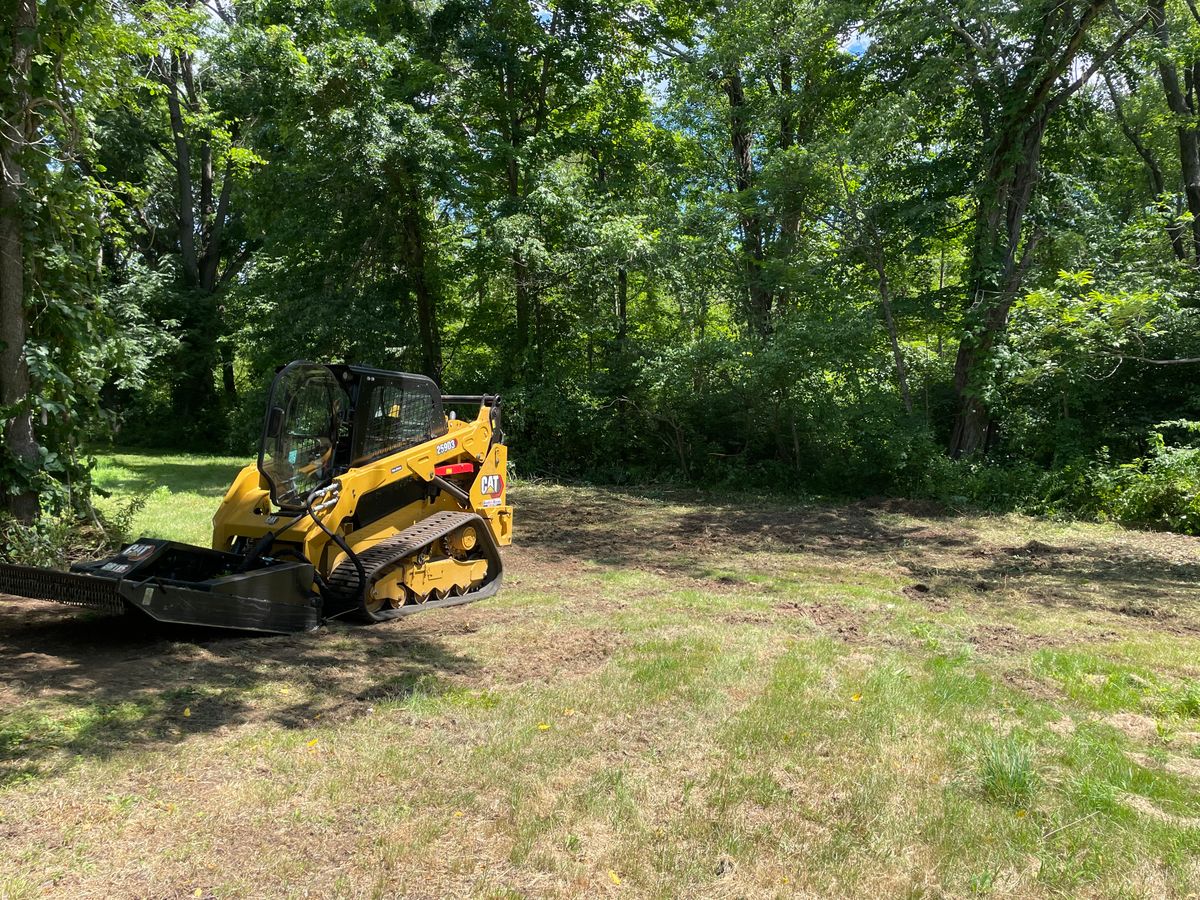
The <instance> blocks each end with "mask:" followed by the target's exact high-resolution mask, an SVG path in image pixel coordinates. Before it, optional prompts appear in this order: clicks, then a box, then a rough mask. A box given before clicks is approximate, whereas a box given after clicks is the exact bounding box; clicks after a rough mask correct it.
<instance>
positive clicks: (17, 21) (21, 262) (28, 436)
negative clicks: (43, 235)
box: [0, 0, 39, 521]
mask: <svg viewBox="0 0 1200 900" xmlns="http://www.w3.org/2000/svg"><path fill="white" fill-rule="evenodd" d="M4 26H5V27H4V30H3V33H4V34H5V36H6V38H7V39H6V41H5V50H6V51H7V52H6V53H4V56H5V57H7V58H6V59H4V60H3V62H4V72H3V77H2V78H0V416H2V417H3V419H4V422H5V426H4V449H5V451H6V452H7V453H8V454H9V456H10V457H11V458H12V460H13V461H14V463H15V464H16V465H17V466H18V467H20V468H22V469H24V470H26V471H25V472H24V473H23V474H24V478H21V480H20V481H17V482H16V483H15V484H14V486H13V487H12V488H10V491H9V493H8V495H7V497H6V498H5V505H6V506H7V508H8V511H9V512H10V513H12V515H14V516H15V517H16V518H18V519H20V520H22V521H30V520H31V519H32V518H33V517H34V516H35V515H36V513H37V493H36V492H35V491H34V490H33V488H32V485H31V482H30V481H29V475H31V474H32V472H33V470H34V469H35V467H36V465H37V462H38V458H39V450H38V443H37V439H36V438H35V437H34V433H33V403H32V396H31V395H32V391H31V388H30V382H29V367H28V364H27V363H26V360H25V340H26V336H27V334H28V330H29V329H28V323H27V319H26V313H25V249H24V233H25V231H26V228H27V225H26V221H25V216H26V210H27V208H28V205H29V204H28V201H27V199H26V196H25V193H26V189H27V180H26V174H25V160H26V158H27V157H28V156H29V151H30V148H31V147H32V146H33V144H34V142H35V140H36V138H37V134H38V124H37V119H38V111H37V108H36V106H35V104H34V95H33V85H32V84H31V77H32V67H33V57H34V54H35V53H36V52H37V50H38V45H39V40H38V4H37V2H36V0H8V2H6V3H5V4H4Z"/></svg>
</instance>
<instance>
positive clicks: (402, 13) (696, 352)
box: [0, 0, 1200, 530]
mask: <svg viewBox="0 0 1200 900" xmlns="http://www.w3.org/2000/svg"><path fill="white" fill-rule="evenodd" d="M1089 9H1092V7H1090V6H1088V5H1087V4H1085V3H1081V2H1078V0H1076V2H1072V3H1068V4H1066V5H1065V6H1060V7H1056V11H1055V12H1054V13H1053V14H1045V11H1044V10H1042V9H1041V8H1035V7H1029V6H1016V7H1012V8H1007V7H1006V8H1004V9H1000V8H991V7H987V8H985V7H982V6H979V5H978V4H976V3H972V2H966V0H955V2H954V3H950V4H945V3H915V4H907V5H900V6H898V5H896V4H888V3H878V2H871V0H823V2H821V3H816V4H802V3H798V2H794V0H771V2H767V3H748V2H735V3H724V4H716V3H699V4H680V3H675V2H664V3H656V4H652V5H647V4H640V3H632V2H624V0H612V2H607V3H603V4H595V3H585V2H581V0H556V2H554V3H551V4H548V5H537V4H529V3H526V2H523V0H436V2H432V3H422V4H409V3H392V2H387V0H379V2H369V3H359V2H350V0H333V2H327V3H319V4H318V3H311V2H308V0H237V2H225V0H211V2H210V3H208V4H207V5H202V4H200V3H198V2H194V0H159V2H154V3H141V4H133V5H126V4H115V5H112V6H91V5H89V6H87V7H86V9H85V11H84V13H81V14H80V16H81V17H80V18H76V19H74V20H70V21H69V22H68V23H67V25H69V27H67V25H64V24H63V22H62V20H59V19H55V18H53V17H50V18H48V19H47V21H48V22H52V23H57V24H54V25H53V26H50V31H48V32H47V37H46V42H47V43H46V46H47V48H48V49H49V50H53V51H54V53H57V54H58V57H56V58H59V59H61V61H63V62H64V64H65V68H64V69H63V71H64V73H65V77H66V80H65V82H64V85H61V86H59V87H56V88H54V90H53V91H50V90H49V89H47V91H48V95H49V96H51V97H60V96H61V97H65V96H68V95H69V97H70V99H71V106H70V110H69V112H70V116H71V121H72V122H73V123H74V125H73V129H74V130H73V132H72V133H73V134H78V135H79V136H80V140H78V141H77V142H76V143H75V144H74V148H75V149H73V150H72V152H71V153H70V154H68V153H66V152H63V153H60V154H58V155H57V157H56V158H57V160H58V161H57V162H56V164H55V165H52V166H44V167H42V168H41V169H39V170H38V177H39V179H41V181H42V182H44V183H40V184H39V190H40V192H41V193H40V194H39V195H38V196H39V197H40V198H41V199H40V200H39V201H38V202H39V204H40V205H39V206H38V207H37V214H36V216H35V219H36V221H37V223H38V228H39V229H40V232H39V233H43V232H44V233H45V234H46V235H48V237H47V238H46V239H45V240H40V241H37V242H34V244H33V245H32V246H33V247H34V249H33V250H31V251H30V260H29V269H30V272H31V273H32V277H33V279H34V281H35V282H36V285H37V291H38V292H37V297H38V300H37V310H38V315H37V316H36V317H35V333H34V335H33V338H32V340H31V341H30V344H29V346H28V348H27V351H26V355H27V357H28V358H29V360H30V363H31V366H32V368H33V370H34V376H35V377H34V381H35V384H36V392H37V399H36V400H35V403H36V404H37V408H38V410H39V411H40V412H41V413H43V414H44V415H43V417H42V424H41V426H40V429H39V433H38V437H39V440H40V442H41V443H42V445H43V446H44V447H45V448H46V453H45V456H44V461H43V465H42V466H41V467H40V469H39V471H37V472H17V471H16V470H15V469H14V467H13V465H11V464H9V463H5V462H0V480H2V481H3V483H4V485H5V487H6V489H10V490H11V489H13V487H14V486H17V485H20V484H23V483H25V482H26V481H28V480H29V479H36V480H37V485H38V487H39V488H40V489H41V491H42V493H43V496H45V497H47V498H48V499H49V500H50V501H51V503H52V505H53V503H56V502H58V501H55V500H54V498H56V497H69V499H70V502H72V503H76V505H81V504H80V498H82V505H84V506H86V484H87V480H88V469H87V463H86V455H85V454H83V453H81V452H80V450H79V449H78V448H79V447H80V446H81V445H92V446H95V445H97V444H100V443H103V442H105V441H107V440H109V439H110V438H115V439H116V440H118V441H120V442H121V443H123V444H140V445H150V446H158V447H162V446H168V445H169V446H174V447H177V448H196V449H214V448H223V449H227V450H229V451H231V452H235V453H238V454H244V453H246V452H247V451H248V450H249V449H250V448H251V447H252V446H253V443H254V441H255V440H256V439H257V435H258V430H259V429H258V422H259V418H260V416H261V404H262V397H263V392H264V390H265V386H266V384H267V382H268V380H269V378H270V376H271V374H272V372H273V371H274V368H275V367H276V366H277V365H279V364H281V363H283V362H286V361H288V360H290V359H292V358H300V357H306V358H316V359H326V360H334V361H341V360H349V361H353V362H363V363H370V364H374V365H379V366H385V367H396V368H401V369H404V370H409V371H424V372H426V373H427V374H430V375H433V376H434V377H436V378H438V379H439V380H440V382H441V383H442V384H443V385H444V387H445V388H446V390H447V391H451V392H465V391H480V390H490V391H500V392H501V393H502V394H504V396H505V398H506V407H505V415H506V420H507V430H508V434H509V437H510V440H511V443H512V445H513V460H514V464H515V465H516V467H517V470H518V471H519V472H521V473H522V474H529V475H537V474H548V475H555V476H559V477H572V478H584V479H590V480H595V481H607V482H619V483H630V482H645V481H662V480H686V481H690V482H694V483H697V484H705V485H732V486H737V487H746V488H765V489H769V490H772V491H781V490H782V491H790V492H794V493H795V494H797V495H802V494H813V493H818V494H851V495H871V494H890V493H898V494H907V495H912V496H922V497H933V498H936V499H939V500H941V501H942V502H944V503H949V504H951V505H960V504H974V505H982V506H985V507H988V508H1022V509H1029V510H1039V511H1045V512H1050V513H1054V514H1072V513H1073V514H1080V515H1086V516H1090V517H1096V518H1109V519H1114V520H1117V521H1122V522H1130V523H1137V524H1139V525H1152V526H1154V527H1171V528H1181V529H1185V530H1191V529H1192V528H1193V527H1194V526H1193V525H1192V524H1190V523H1191V519H1190V518H1189V517H1190V516H1191V513H1190V512H1189V510H1190V509H1191V506H1192V504H1193V503H1194V502H1195V501H1194V498H1195V496H1196V495H1197V480H1196V477H1195V468H1194V459H1193V456H1192V454H1191V450H1190V444H1187V443H1183V444H1178V443H1171V441H1170V440H1168V441H1167V442H1166V443H1163V444H1161V445H1160V444H1158V443H1156V440H1157V439H1156V438H1155V437H1154V434H1156V433H1157V432H1155V430H1154V426H1155V425H1156V423H1159V422H1166V421H1174V420H1179V419H1182V418H1186V419H1189V420H1190V419H1200V390H1198V388H1200V379H1198V376H1197V373H1198V372H1200V369H1198V368H1197V365H1196V364H1193V363H1187V362H1186V361H1187V360H1192V359H1195V358H1197V357H1200V332H1198V330H1197V327H1196V326H1197V322H1196V307H1195V301H1194V297H1195V295H1196V294H1195V291H1196V288H1197V279H1196V268H1195V265H1194V260H1195V258H1196V254H1195V253H1194V252H1193V249H1192V248H1191V246H1190V244H1189V243H1188V241H1189V240H1190V235H1191V234H1192V226H1193V223H1194V221H1195V215H1194V213H1193V211H1192V209H1191V206H1192V203H1193V200H1195V201H1196V202H1200V197H1197V198H1192V197H1190V196H1189V195H1188V193H1187V190H1186V188H1187V185H1188V184H1189V183H1193V182H1194V181H1195V179H1192V181H1189V179H1190V178H1191V175H1190V174H1189V173H1190V172H1191V170H1190V169H1189V168H1188V167H1189V165H1190V162H1189V160H1190V159H1191V157H1189V156H1188V155H1187V154H1186V153H1182V154H1181V150H1180V144H1179V134H1178V133H1177V132H1176V128H1175V123H1176V122H1177V121H1181V120H1180V119H1179V116H1180V115H1181V113H1179V112H1178V111H1176V110H1175V108H1174V106H1173V103H1174V101H1173V99H1172V97H1171V96H1170V91H1169V87H1170V84H1169V82H1170V79H1169V77H1168V76H1169V73H1168V71H1167V68H1168V67H1166V66H1165V64H1164V60H1166V59H1171V60H1177V61H1178V63H1179V65H1185V64H1187V65H1190V62H1189V61H1190V60H1191V58H1192V55H1194V54H1193V51H1192V49H1191V46H1190V44H1189V43H1188V42H1189V41H1190V40H1191V31H1190V30H1189V29H1190V28H1191V26H1190V25H1187V22H1188V15H1189V13H1188V10H1187V9H1186V8H1184V7H1183V6H1179V8H1175V4H1174V3H1172V4H1167V5H1165V7H1164V12H1163V17H1164V18H1163V21H1162V23H1160V24H1161V27H1159V26H1156V22H1157V21H1158V20H1156V19H1153V17H1150V18H1147V17H1143V18H1141V19H1122V18H1121V16H1120V15H1118V14H1117V13H1116V12H1114V11H1113V10H1111V9H1107V8H1105V9H1100V8H1096V9H1095V10H1093V11H1094V12H1096V13H1097V15H1095V16H1090V15H1089V13H1088V10H1089ZM1075 25H1078V26H1080V27H1078V28H1074V26H1075ZM54 28H58V29H60V31H61V29H62V28H67V30H66V31H63V32H62V33H63V34H68V35H69V36H70V37H71V39H70V41H68V42H67V43H66V44H61V43H59V44H54V43H53V40H52V37H51V32H53V33H54V34H58V33H59V32H57V31H53V29H54ZM1164 29H1165V30H1164ZM1074 34H1077V35H1078V36H1079V38H1080V41H1081V42H1075V41H1072V40H1069V38H1070V36H1071V35H1074ZM1039 42H1040V43H1039ZM1164 42H1165V43H1166V51H1164ZM52 44H53V46H52ZM1033 46H1041V47H1042V48H1043V49H1044V50H1046V51H1047V52H1046V53H1041V54H1039V53H1032V52H1028V51H1029V48H1030V47H1033ZM1050 50H1054V51H1055V53H1050V52H1049V51H1050ZM1055 54H1057V55H1055ZM1081 60H1082V61H1083V62H1080V61H1081ZM1097 64H1102V66H1101V69H1099V70H1097V73H1096V74H1095V75H1094V77H1089V78H1087V79H1084V80H1083V81H1082V82H1079V79H1078V75H1079V74H1080V69H1079V67H1080V65H1084V66H1092V65H1097ZM1038 79H1042V80H1041V81H1040V82H1039V80H1038ZM1163 79H1166V81H1164V80H1163ZM1077 82H1078V83H1077ZM1039 85H1040V86H1041V89H1040V90H1035V88H1037V87H1038V86H1039ZM85 89H86V90H85ZM63 90H66V93H65V94H63V93H62V91H63ZM55 91H58V93H55ZM81 98H86V99H81ZM1173 117H1174V118H1173ZM56 121H57V120H53V119H51V118H48V119H47V120H46V122H47V125H46V128H47V134H48V135H49V137H48V140H51V141H52V143H53V144H54V146H55V147H58V146H59V145H60V144H61V146H62V147H64V148H65V147H66V146H67V144H66V142H65V141H64V140H62V136H63V135H65V132H61V133H60V131H59V130H57V129H58V128H59V126H58V125H57V124H55V122H56ZM1006 148H1007V149H1006ZM1198 208H1200V207H1198ZM189 222H190V225H189V224H188V223H189ZM1181 250H1182V251H1183V252H1182V253H1181ZM192 257H195V258H196V259H195V260H193V259H192ZM93 260H99V265H98V266H96V265H92V266H89V265H88V264H87V263H89V261H93ZM206 273H207V274H206ZM965 419H970V422H967V423H966V424H964V421H965ZM967 425H970V426H971V428H974V429H975V431H974V432H973V433H972V434H966V433H965V432H964V428H966V426H967ZM1177 432H1178V429H1176V430H1175V431H1171V432H1170V434H1169V435H1168V437H1170V438H1171V440H1174V437H1173V436H1174V435H1176V434H1177ZM973 446H974V447H977V449H983V448H986V449H987V450H988V453H987V455H986V456H984V455H983V454H982V453H976V454H973V455H971V454H968V455H967V456H966V458H964V459H961V460H951V459H948V458H947V457H946V454H945V448H947V447H952V448H954V449H955V450H957V451H962V450H964V449H968V450H969V449H971V447H973ZM64 502H65V501H64Z"/></svg>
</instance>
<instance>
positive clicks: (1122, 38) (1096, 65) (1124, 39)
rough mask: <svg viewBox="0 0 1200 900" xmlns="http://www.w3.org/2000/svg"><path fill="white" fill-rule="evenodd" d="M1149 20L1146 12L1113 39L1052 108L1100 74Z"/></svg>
mask: <svg viewBox="0 0 1200 900" xmlns="http://www.w3.org/2000/svg"><path fill="white" fill-rule="evenodd" d="M1149 18H1150V13H1148V12H1144V13H1142V14H1141V15H1140V16H1138V17H1137V18H1136V19H1134V20H1133V21H1132V22H1130V23H1129V25H1128V27H1126V29H1125V30H1124V31H1122V32H1121V33H1120V34H1119V35H1117V36H1116V37H1115V38H1114V39H1113V42H1112V43H1111V44H1109V45H1108V47H1107V48H1106V49H1105V50H1104V52H1102V53H1101V54H1100V55H1099V56H1096V57H1094V58H1093V59H1092V64H1091V65H1090V66H1088V69H1087V71H1086V72H1084V73H1083V74H1082V75H1080V76H1079V77H1078V78H1076V79H1075V80H1074V81H1073V82H1071V84H1069V85H1068V86H1067V87H1065V88H1063V90H1062V91H1060V92H1059V94H1058V96H1056V97H1055V98H1054V99H1053V100H1051V101H1050V106H1051V108H1055V107H1058V106H1061V105H1062V103H1063V102H1064V101H1065V100H1066V99H1067V98H1068V97H1070V96H1071V95H1072V94H1074V93H1075V92H1076V91H1077V90H1079V89H1080V88H1081V87H1083V86H1084V85H1085V84H1087V83H1088V81H1090V80H1091V78H1092V76H1093V75H1095V74H1096V73H1097V72H1099V71H1100V68H1101V67H1102V66H1103V65H1104V64H1105V63H1107V62H1108V61H1109V60H1110V59H1112V58H1113V56H1114V55H1115V54H1116V52H1117V51H1118V50H1120V49H1121V48H1122V47H1123V46H1125V44H1126V43H1128V41H1129V39H1130V38H1131V37H1133V36H1134V34H1136V33H1137V32H1138V31H1139V30H1140V29H1141V27H1142V26H1143V25H1145V24H1146V22H1147V21H1148V20H1149Z"/></svg>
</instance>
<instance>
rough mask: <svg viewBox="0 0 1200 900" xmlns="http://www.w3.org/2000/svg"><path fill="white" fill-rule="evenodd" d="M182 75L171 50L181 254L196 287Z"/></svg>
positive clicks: (186, 279)
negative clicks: (180, 78) (181, 84)
mask: <svg viewBox="0 0 1200 900" xmlns="http://www.w3.org/2000/svg"><path fill="white" fill-rule="evenodd" d="M179 77H180V64H179V58H178V56H177V55H176V54H175V53H172V54H171V71H170V74H169V76H168V77H167V79H166V87H167V110H168V111H169V113H170V117H171V136H172V138H173V139H174V141H175V180H176V184H177V185H178V189H179V258H180V263H181V264H182V266H183V281H184V284H186V285H187V286H188V287H197V286H199V284H200V266H199V262H198V259H197V256H196V219H195V214H194V212H193V211H192V204H193V202H194V198H193V197H192V148H191V146H190V145H189V144H188V139H187V134H186V133H185V131H184V125H183V111H182V109H181V108H180V105H179Z"/></svg>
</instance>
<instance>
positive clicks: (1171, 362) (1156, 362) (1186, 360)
mask: <svg viewBox="0 0 1200 900" xmlns="http://www.w3.org/2000/svg"><path fill="white" fill-rule="evenodd" d="M1099 355H1100V356H1107V357H1109V358H1111V359H1119V360H1121V361H1122V362H1124V361H1125V360H1127V359H1128V360H1132V361H1133V362H1141V363H1147V364H1149V365H1151V366H1189V365H1195V364H1196V363H1200V356H1187V357H1183V358H1181V359H1148V358H1147V357H1145V356H1129V355H1127V354H1125V353H1106V352H1104V351H1100V353H1099Z"/></svg>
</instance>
